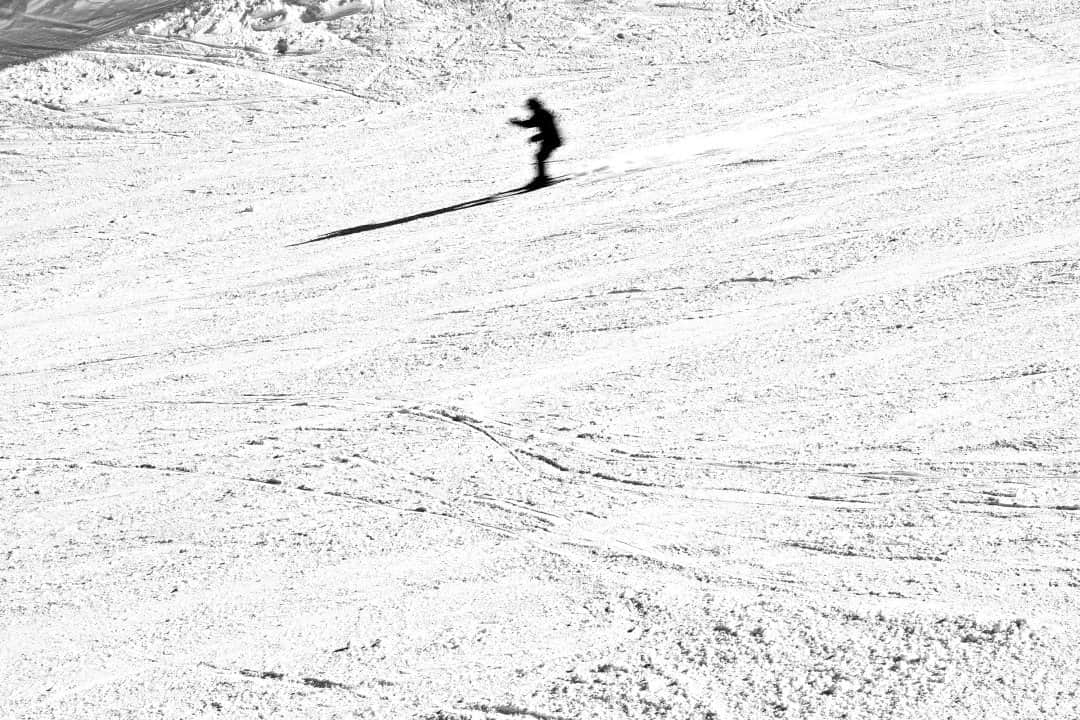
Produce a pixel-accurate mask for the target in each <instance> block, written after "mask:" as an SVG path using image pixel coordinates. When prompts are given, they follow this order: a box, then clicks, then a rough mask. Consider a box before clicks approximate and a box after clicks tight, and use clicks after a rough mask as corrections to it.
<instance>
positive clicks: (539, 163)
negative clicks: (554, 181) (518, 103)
mask: <svg viewBox="0 0 1080 720" xmlns="http://www.w3.org/2000/svg"><path fill="white" fill-rule="evenodd" d="M525 107H527V108H529V109H530V110H532V117H529V118H526V119H524V120H518V119H517V118H513V119H511V120H510V124H511V125H517V126H518V127H525V128H536V129H537V130H538V132H537V133H536V134H535V135H533V136H532V137H531V138H529V142H538V143H540V148H539V149H538V150H537V151H536V178H535V179H533V181H532V182H530V183H529V184H528V185H526V186H525V187H527V188H529V189H532V190H535V189H537V188H542V187H545V186H547V185H550V184H551V178H549V177H548V174H547V159H548V158H549V157H550V156H551V153H552V152H554V151H555V149H556V148H559V147H562V138H561V137H559V128H558V127H556V126H555V116H554V115H552V114H551V113H550V112H549V111H548V110H547V108H545V107H544V106H543V105H541V104H540V101H539V100H537V99H536V98H529V100H528V101H527V102H526V103H525Z"/></svg>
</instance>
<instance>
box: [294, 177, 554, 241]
mask: <svg viewBox="0 0 1080 720" xmlns="http://www.w3.org/2000/svg"><path fill="white" fill-rule="evenodd" d="M566 179H568V178H567V176H562V177H557V178H552V180H551V182H550V183H549V184H548V185H545V186H544V187H551V186H552V185H554V184H556V183H560V182H563V181H564V180H566ZM540 189H542V188H537V187H531V186H529V185H523V186H521V187H517V188H514V189H512V190H503V191H502V192H497V193H495V194H494V195H487V196H485V197H482V198H477V199H475V200H468V201H466V202H461V203H458V204H456V205H447V206H446V207H441V208H439V209H437V210H426V211H424V212H421V213H416V214H415V215H406V216H405V217H399V218H395V219H393V220H386V221H384V222H377V223H368V224H367V225H357V226H356V227H351V228H344V229H343V230H335V231H334V232H329V233H326V234H325V235H320V236H319V237H316V238H312V239H310V240H304V241H302V242H298V243H292V244H291V245H286V247H297V246H299V245H308V244H310V243H315V242H321V241H323V240H330V239H332V238H339V237H345V236H346V235H356V234H357V233H364V232H371V231H372V230H381V229H382V228H387V227H392V226H394V225H403V224H405V223H410V222H413V221H414V220H423V219H424V218H429V217H435V216H436V215H443V214H444V213H452V212H457V211H459V210H468V209H469V208H474V207H480V206H481V205H490V204H491V203H494V202H499V201H500V200H505V199H507V198H510V197H513V196H515V195H524V194H525V193H529V192H533V191H534V190H540Z"/></svg>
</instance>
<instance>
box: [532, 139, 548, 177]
mask: <svg viewBox="0 0 1080 720" xmlns="http://www.w3.org/2000/svg"><path fill="white" fill-rule="evenodd" d="M551 151H552V148H550V147H548V146H547V145H541V146H540V150H538V151H537V153H536V180H535V181H534V182H536V183H537V184H546V183H547V182H548V174H547V159H548V158H549V157H551Z"/></svg>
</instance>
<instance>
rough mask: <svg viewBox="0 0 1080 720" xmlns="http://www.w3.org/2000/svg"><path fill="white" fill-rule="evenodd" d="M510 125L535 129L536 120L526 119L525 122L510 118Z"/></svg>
mask: <svg viewBox="0 0 1080 720" xmlns="http://www.w3.org/2000/svg"><path fill="white" fill-rule="evenodd" d="M510 124H511V125H517V126H518V127H536V120H535V119H534V118H526V119H525V120H518V119H517V118H510Z"/></svg>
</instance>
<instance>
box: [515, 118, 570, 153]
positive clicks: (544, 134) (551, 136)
mask: <svg viewBox="0 0 1080 720" xmlns="http://www.w3.org/2000/svg"><path fill="white" fill-rule="evenodd" d="M510 122H512V123H514V124H515V125H520V126H521V127H531V128H536V129H537V130H539V132H538V133H536V134H535V135H533V136H532V137H531V138H529V141H530V142H538V143H540V144H541V146H543V147H548V148H557V147H562V137H561V136H560V135H559V128H558V126H556V124H555V116H554V115H552V114H551V113H550V112H548V111H547V110H545V109H544V108H536V109H534V110H533V114H532V117H530V118H526V119H524V120H511V121H510Z"/></svg>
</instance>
